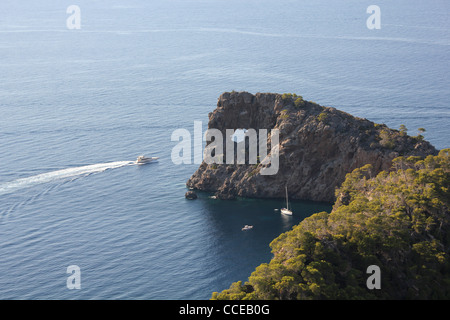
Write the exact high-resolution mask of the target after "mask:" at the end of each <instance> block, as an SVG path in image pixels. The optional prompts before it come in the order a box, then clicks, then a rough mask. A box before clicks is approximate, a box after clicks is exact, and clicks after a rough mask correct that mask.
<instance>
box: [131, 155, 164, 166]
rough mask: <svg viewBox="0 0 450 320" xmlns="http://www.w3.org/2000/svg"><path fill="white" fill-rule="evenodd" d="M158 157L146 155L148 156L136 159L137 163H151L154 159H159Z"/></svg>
mask: <svg viewBox="0 0 450 320" xmlns="http://www.w3.org/2000/svg"><path fill="white" fill-rule="evenodd" d="M158 159H159V158H158V157H146V156H139V157H137V159H136V164H146V163H150V162H152V161H155V160H158Z"/></svg>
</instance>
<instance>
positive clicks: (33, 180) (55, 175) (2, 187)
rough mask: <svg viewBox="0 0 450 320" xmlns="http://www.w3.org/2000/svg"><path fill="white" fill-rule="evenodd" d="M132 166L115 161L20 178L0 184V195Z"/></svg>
mask: <svg viewBox="0 0 450 320" xmlns="http://www.w3.org/2000/svg"><path fill="white" fill-rule="evenodd" d="M132 164H134V162H133V161H116V162H107V163H98V164H92V165H87V166H81V167H75V168H68V169H62V170H56V171H51V172H46V173H41V174H38V175H35V176H31V177H27V178H21V179H17V180H14V181H11V182H6V183H2V184H0V195H2V194H6V193H12V192H15V191H18V190H21V189H24V188H29V187H33V186H36V185H39V184H44V183H49V182H53V181H57V180H63V179H75V178H78V177H80V176H87V175H90V174H93V173H99V172H103V171H105V170H108V169H115V168H120V167H124V166H127V165H132Z"/></svg>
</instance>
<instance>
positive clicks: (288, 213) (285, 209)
mask: <svg viewBox="0 0 450 320" xmlns="http://www.w3.org/2000/svg"><path fill="white" fill-rule="evenodd" d="M281 213H282V214H285V215H287V216H292V211H291V210H289V201H288V191H287V186H286V208H282V209H281Z"/></svg>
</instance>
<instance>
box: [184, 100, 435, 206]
mask: <svg viewBox="0 0 450 320" xmlns="http://www.w3.org/2000/svg"><path fill="white" fill-rule="evenodd" d="M250 128H251V129H255V130H259V129H268V130H272V129H278V130H279V170H278V172H277V174H275V175H261V174H260V170H261V168H263V167H264V166H267V164H264V161H262V159H261V162H263V163H260V162H258V163H257V164H242V165H239V164H207V163H205V162H203V163H202V164H201V165H200V167H199V168H198V170H197V171H196V172H195V173H194V174H193V175H192V177H191V178H190V179H189V180H188V181H187V184H186V185H187V186H188V187H189V188H191V189H198V190H203V191H209V192H215V193H216V196H217V197H218V198H221V199H233V198H235V197H253V198H282V197H284V193H285V186H287V187H288V191H289V197H290V198H291V199H308V200H314V201H326V202H333V201H334V200H335V199H334V198H335V189H336V187H339V186H340V184H341V183H342V182H343V181H344V180H345V175H346V174H347V173H349V172H352V171H353V170H354V169H355V168H359V167H362V166H364V165H366V164H371V165H372V166H373V169H374V174H376V173H378V172H380V171H382V170H389V169H390V168H391V165H392V160H393V159H394V158H396V157H398V156H421V157H424V156H427V155H430V154H432V155H436V154H437V153H438V151H437V150H436V149H435V148H434V147H433V146H432V145H431V144H430V143H428V142H427V141H424V140H423V138H422V137H420V136H418V137H410V136H408V135H406V134H405V133H403V132H400V131H398V130H393V129H389V128H388V127H386V126H385V125H379V124H375V123H373V122H371V121H369V120H366V119H361V118H356V117H353V116H351V115H350V114H347V113H345V112H342V111H339V110H336V109H335V108H330V107H323V106H320V105H318V104H316V103H314V102H309V101H305V100H303V99H302V98H301V97H299V96H296V95H290V94H284V95H281V94H273V93H257V94H255V95H253V94H250V93H248V92H231V93H228V92H226V93H223V94H222V95H221V96H220V98H219V100H218V103H217V108H216V110H214V112H212V113H210V114H209V123H208V129H218V130H220V131H221V132H222V134H223V136H224V140H226V139H227V136H226V129H234V130H236V129H250ZM268 141H270V139H268ZM225 143H226V141H224V146H225ZM224 149H225V147H224ZM225 156H226V155H225V151H224V159H225ZM268 156H271V154H270V145H269V149H268ZM235 163H236V162H235Z"/></svg>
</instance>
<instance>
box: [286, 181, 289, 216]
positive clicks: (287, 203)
mask: <svg viewBox="0 0 450 320" xmlns="http://www.w3.org/2000/svg"><path fill="white" fill-rule="evenodd" d="M286 209H288V210H289V201H288V191H287V186H286Z"/></svg>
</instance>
